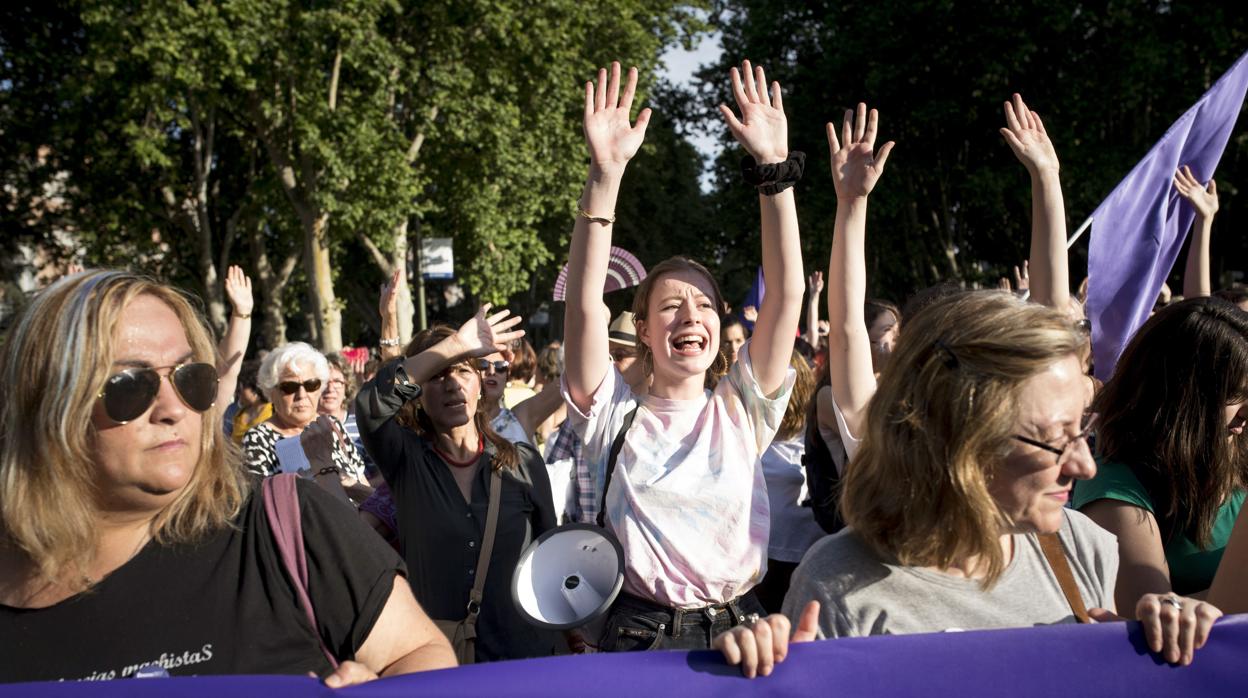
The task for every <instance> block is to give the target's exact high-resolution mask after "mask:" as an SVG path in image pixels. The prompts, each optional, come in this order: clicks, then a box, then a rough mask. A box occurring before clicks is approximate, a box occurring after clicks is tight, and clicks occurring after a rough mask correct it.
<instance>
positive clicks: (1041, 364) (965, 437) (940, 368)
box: [716, 291, 1221, 676]
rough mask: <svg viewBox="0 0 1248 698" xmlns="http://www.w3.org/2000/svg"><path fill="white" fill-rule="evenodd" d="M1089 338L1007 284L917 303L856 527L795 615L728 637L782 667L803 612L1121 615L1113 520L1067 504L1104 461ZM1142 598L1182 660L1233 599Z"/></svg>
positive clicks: (1064, 619)
mask: <svg viewBox="0 0 1248 698" xmlns="http://www.w3.org/2000/svg"><path fill="white" fill-rule="evenodd" d="M1086 351H1087V345H1086V341H1085V338H1084V337H1083V336H1082V335H1081V333H1079V332H1078V330H1076V329H1075V328H1074V327H1073V325H1072V324H1071V322H1070V318H1069V316H1068V315H1067V314H1066V313H1065V312H1062V311H1058V310H1054V309H1051V308H1047V307H1044V306H1041V305H1036V304H1031V303H1026V302H1024V301H1021V300H1019V299H1017V298H1015V297H1014V296H1013V294H1010V293H1007V292H1003V291H976V292H970V293H963V294H959V295H957V296H953V297H949V298H946V299H944V300H941V301H938V302H936V303H935V304H934V305H932V306H930V307H928V308H927V309H925V310H924V311H923V312H921V313H919V314H918V315H916V316H915V317H914V318H913V319H912V320H910V321H909V322H908V323H907V325H906V331H905V332H903V333H902V334H901V336H900V337H899V339H898V342H897V347H896V350H895V352H894V354H893V356H892V358H891V359H890V364H889V370H887V371H885V372H884V373H883V374H882V375H881V377H880V382H879V388H878V389H877V390H876V393H875V396H874V397H873V398H872V400H871V403H870V405H869V406H868V407H867V414H866V420H865V427H866V431H865V432H864V434H863V439H862V441H861V443H860V445H857V446H856V450H855V452H851V453H850V457H851V461H850V463H849V465H848V466H847V467H846V470H845V478H844V481H843V484H844V491H843V494H842V497H841V514H842V515H843V516H844V518H845V523H846V526H847V527H846V529H845V530H844V531H842V532H841V533H839V534H837V535H835V536H829V537H827V538H824V539H823V540H821V541H820V542H818V543H816V544H815V545H814V547H812V548H811V549H810V551H809V552H808V553H807V554H806V557H805V558H804V559H803V560H802V563H801V565H800V566H799V567H798V568H797V571H796V572H795V573H794V575H793V580H792V585H791V587H790V589H789V593H788V595H787V597H786V598H785V602H784V614H783V615H780V614H776V615H773V616H769V617H768V618H767V619H765V620H763V621H760V622H759V623H756V624H755V625H754V626H753V627H752V628H742V629H739V630H736V631H733V632H732V633H729V634H725V635H723V636H721V637H720V638H718V639H717V643H716V646H717V647H718V648H719V649H720V650H722V651H723V653H724V654H725V656H726V657H727V659H728V661H729V662H730V663H733V664H741V665H742V668H743V670H744V671H745V673H746V675H747V676H753V675H756V674H762V675H766V674H767V673H769V672H770V671H771V669H772V666H773V665H774V663H775V661H776V660H777V658H778V657H783V656H784V655H785V653H786V651H787V644H788V642H789V640H790V625H789V621H788V619H790V618H791V619H795V621H796V625H797V630H796V632H795V633H794V634H793V636H792V639H793V640H794V641H801V640H811V639H814V638H816V637H826V638H834V637H850V636H864V635H884V634H893V635H898V634H909V633H928V632H943V631H948V630H952V629H961V630H979V629H990V628H1009V627H1029V626H1036V625H1052V624H1058V623H1074V622H1077V619H1079V618H1081V616H1082V617H1085V618H1086V619H1087V620H1086V621H1085V622H1090V621H1096V622H1104V621H1112V620H1120V618H1119V617H1118V616H1116V615H1114V608H1115V604H1114V584H1115V580H1116V578H1117V572H1118V566H1119V565H1118V546H1117V545H1116V543H1115V540H1114V537H1113V536H1112V535H1110V534H1108V533H1106V532H1105V531H1104V530H1102V529H1101V528H1100V527H1098V526H1097V525H1096V524H1095V523H1093V522H1092V521H1091V520H1089V519H1088V517H1086V516H1084V515H1082V514H1080V513H1078V512H1076V511H1073V510H1071V509H1068V508H1067V507H1066V503H1067V501H1068V500H1069V497H1070V491H1071V487H1072V485H1073V484H1074V483H1075V482H1076V481H1086V480H1087V479H1088V478H1091V477H1092V476H1093V475H1095V474H1096V468H1097V466H1096V461H1094V460H1093V458H1092V453H1091V450H1090V448H1089V445H1088V440H1089V438H1090V436H1091V434H1090V428H1091V421H1090V418H1089V417H1088V416H1087V415H1088V406H1089V403H1090V401H1091V397H1092V395H1091V390H1090V388H1089V384H1088V383H1087V381H1085V380H1084V375H1083V371H1082V368H1081V358H1082V355H1083V353H1084V352H1086ZM1063 578H1065V579H1066V580H1067V582H1066V583H1064V582H1063V581H1061V580H1063ZM1067 583H1068V586H1067ZM1068 590H1069V595H1068ZM1129 608H1130V609H1131V610H1129V611H1128V612H1129V613H1132V614H1134V615H1135V617H1137V618H1139V620H1140V621H1141V622H1142V623H1143V626H1144V633H1145V637H1146V639H1147V642H1148V645H1149V647H1150V649H1151V650H1152V651H1153V652H1157V653H1160V654H1161V655H1162V657H1163V658H1164V659H1165V660H1166V661H1168V662H1171V663H1175V664H1189V663H1190V662H1191V661H1192V653H1193V652H1194V651H1195V650H1196V649H1198V648H1199V647H1201V646H1202V645H1203V644H1204V642H1205V640H1206V639H1207V638H1208V635H1209V632H1210V628H1211V627H1212V625H1213V621H1214V620H1215V619H1216V618H1218V617H1219V616H1220V615H1221V612H1220V611H1218V609H1216V608H1214V607H1213V606H1211V605H1209V604H1207V603H1204V602H1202V601H1199V600H1197V599H1192V598H1181V597H1177V596H1174V595H1172V594H1147V595H1145V596H1143V597H1141V598H1138V599H1135V600H1133V601H1132V604H1131V606H1130V607H1129ZM1085 614H1086V615H1085ZM1180 630H1181V631H1182V632H1180ZM1123 641H1124V642H1126V641H1127V640H1126V638H1125V636H1124V638H1123Z"/></svg>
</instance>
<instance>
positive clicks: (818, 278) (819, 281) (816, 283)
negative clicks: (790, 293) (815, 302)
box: [806, 271, 823, 298]
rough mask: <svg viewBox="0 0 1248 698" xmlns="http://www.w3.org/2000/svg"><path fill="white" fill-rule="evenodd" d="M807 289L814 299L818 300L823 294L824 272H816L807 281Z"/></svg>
mask: <svg viewBox="0 0 1248 698" xmlns="http://www.w3.org/2000/svg"><path fill="white" fill-rule="evenodd" d="M806 288H807V290H809V291H810V295H811V297H812V298H817V297H818V296H819V294H820V293H823V272H821V271H816V272H814V273H813V274H811V275H810V278H808V279H807V280H806Z"/></svg>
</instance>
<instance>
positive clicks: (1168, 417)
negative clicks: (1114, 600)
mask: <svg viewBox="0 0 1248 698" xmlns="http://www.w3.org/2000/svg"><path fill="white" fill-rule="evenodd" d="M1246 399H1248V314H1245V313H1244V312H1243V311H1241V310H1239V309H1238V308H1236V307H1235V306H1233V305H1231V304H1230V303H1227V302H1226V301H1224V300H1221V299H1219V298H1208V297H1206V298H1192V299H1189V300H1185V301H1181V302H1179V303H1175V304H1172V305H1168V306H1166V307H1165V308H1162V309H1161V310H1159V311H1157V313H1156V314H1155V315H1153V317H1152V318H1150V319H1149V320H1148V322H1146V323H1144V326H1143V327H1141V328H1140V330H1139V331H1138V332H1137V333H1136V334H1135V337H1134V338H1132V340H1131V342H1130V344H1128V345H1127V348H1126V350H1124V351H1123V352H1122V357H1121V358H1120V359H1118V364H1117V365H1116V366H1115V367H1114V375H1113V377H1112V378H1110V379H1109V382H1108V383H1106V384H1105V387H1104V388H1103V389H1102V390H1101V392H1100V393H1099V394H1098V395H1097V398H1096V401H1095V403H1094V406H1093V409H1094V410H1095V411H1096V412H1098V413H1099V414H1100V426H1099V428H1098V431H1099V434H1098V437H1097V444H1096V445H1097V451H1098V455H1100V456H1101V457H1103V458H1105V459H1107V460H1111V461H1114V462H1118V463H1123V464H1125V465H1126V466H1127V467H1129V468H1131V470H1132V472H1133V473H1135V475H1136V477H1137V478H1139V480H1140V483H1141V484H1143V485H1144V488H1145V490H1147V491H1148V493H1149V496H1150V497H1151V498H1152V500H1153V507H1154V514H1155V515H1156V516H1157V524H1158V526H1159V527H1160V529H1161V533H1162V536H1163V540H1166V539H1169V538H1171V537H1173V536H1174V535H1175V534H1178V533H1182V534H1184V535H1186V536H1187V537H1189V538H1191V539H1192V540H1194V541H1196V544H1197V545H1199V546H1200V547H1202V548H1207V547H1208V546H1209V545H1210V539H1211V535H1212V530H1213V524H1214V520H1215V519H1216V518H1217V514H1218V509H1219V508H1220V507H1221V506H1222V502H1223V500H1224V499H1225V498H1226V497H1227V496H1228V495H1230V493H1231V491H1232V490H1233V489H1236V488H1240V487H1243V486H1244V483H1245V482H1248V478H1246V477H1245V473H1246V470H1248V449H1246V448H1245V443H1244V439H1243V438H1242V437H1236V438H1228V436H1229V433H1228V431H1227V428H1226V427H1227V425H1226V416H1225V413H1224V410H1225V408H1226V406H1227V405H1229V404H1231V403H1234V402H1242V401H1244V400H1246Z"/></svg>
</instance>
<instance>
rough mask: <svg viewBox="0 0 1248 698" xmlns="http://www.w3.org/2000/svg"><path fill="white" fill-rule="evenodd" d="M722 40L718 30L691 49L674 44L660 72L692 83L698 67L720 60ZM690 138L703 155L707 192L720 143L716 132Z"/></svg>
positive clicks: (679, 82) (677, 81)
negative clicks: (711, 168) (711, 167)
mask: <svg viewBox="0 0 1248 698" xmlns="http://www.w3.org/2000/svg"><path fill="white" fill-rule="evenodd" d="M719 41H720V34H719V32H715V33H714V34H708V35H705V36H703V37H702V41H701V42H700V43H698V45H697V46H695V47H694V48H693V50H692V51H686V50H684V48H682V47H681V46H673V47H672V48H670V49H668V51H667V52H666V53H664V54H663V57H662V62H663V67H662V68H661V69H660V70H659V74H660V75H662V76H663V77H664V78H666V79H667V80H668V81H669V82H671V83H674V84H676V85H688V84H690V83H691V82H692V81H693V74H694V73H695V72H696V71H697V70H698V68H699V67H701V66H703V65H706V64H708V63H715V62H716V61H718V60H719V57H720V55H721V54H722V53H723V49H722V48H721V47H720V44H719ZM689 140H690V142H692V143H693V145H694V147H696V148H697V149H698V152H699V153H701V154H702V173H703V174H702V179H701V184H702V189H703V190H704V191H706V190H709V189H710V184H711V182H710V178H709V176H710V165H711V163H712V161H713V160H714V158H715V156H716V155H717V154H718V153H719V142H718V141H717V140H716V137H715V134H714V133H707V134H705V135H702V134H690V136H689Z"/></svg>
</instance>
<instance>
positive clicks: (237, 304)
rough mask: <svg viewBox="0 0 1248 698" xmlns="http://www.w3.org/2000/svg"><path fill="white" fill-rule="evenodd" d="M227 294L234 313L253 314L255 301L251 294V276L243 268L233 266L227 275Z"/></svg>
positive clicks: (241, 314) (239, 314)
mask: <svg viewBox="0 0 1248 698" xmlns="http://www.w3.org/2000/svg"><path fill="white" fill-rule="evenodd" d="M225 295H226V296H227V297H228V298H229V299H230V306H231V307H232V308H234V315H236V316H247V315H251V310H252V308H253V307H254V305H255V301H254V300H253V299H252V296H251V277H250V276H247V275H246V274H244V273H243V268H242V267H240V266H237V265H234V266H231V267H230V269H229V271H228V272H227V273H226V275H225Z"/></svg>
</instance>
